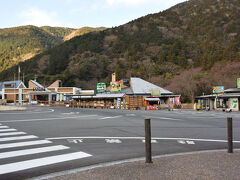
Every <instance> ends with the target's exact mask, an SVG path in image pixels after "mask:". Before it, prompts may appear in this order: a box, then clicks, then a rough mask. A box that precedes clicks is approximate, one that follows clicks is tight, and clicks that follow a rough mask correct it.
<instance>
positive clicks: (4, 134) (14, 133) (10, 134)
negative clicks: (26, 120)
mask: <svg viewBox="0 0 240 180" xmlns="http://www.w3.org/2000/svg"><path fill="white" fill-rule="evenodd" d="M21 134H26V133H25V132H11V133H0V136H13V135H21Z"/></svg>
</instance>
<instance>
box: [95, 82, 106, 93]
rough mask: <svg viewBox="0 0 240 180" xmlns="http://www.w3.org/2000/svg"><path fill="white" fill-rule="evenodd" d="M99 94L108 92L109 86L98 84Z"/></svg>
mask: <svg viewBox="0 0 240 180" xmlns="http://www.w3.org/2000/svg"><path fill="white" fill-rule="evenodd" d="M96 90H97V93H103V92H106V90H107V85H106V83H104V82H100V83H97V88H96Z"/></svg>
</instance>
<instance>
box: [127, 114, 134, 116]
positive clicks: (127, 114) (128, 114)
mask: <svg viewBox="0 0 240 180" xmlns="http://www.w3.org/2000/svg"><path fill="white" fill-rule="evenodd" d="M126 116H136V114H126Z"/></svg>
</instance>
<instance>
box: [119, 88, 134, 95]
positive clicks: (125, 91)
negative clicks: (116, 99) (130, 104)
mask: <svg viewBox="0 0 240 180" xmlns="http://www.w3.org/2000/svg"><path fill="white" fill-rule="evenodd" d="M121 93H125V94H127V95H131V94H133V90H132V89H131V88H130V87H127V88H122V89H121Z"/></svg>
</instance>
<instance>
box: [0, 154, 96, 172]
mask: <svg viewBox="0 0 240 180" xmlns="http://www.w3.org/2000/svg"><path fill="white" fill-rule="evenodd" d="M90 156H92V155H90V154H87V153H85V152H75V153H69V154H63V155H57V156H49V157H44V158H38V159H32V160H27V161H20V162H16V163H10V164H4V165H0V174H7V173H12V172H16V171H21V170H25V169H30V168H35V167H41V166H46V165H51V164H56V163H60V162H65V161H70V160H76V159H82V158H86V157H90Z"/></svg>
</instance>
